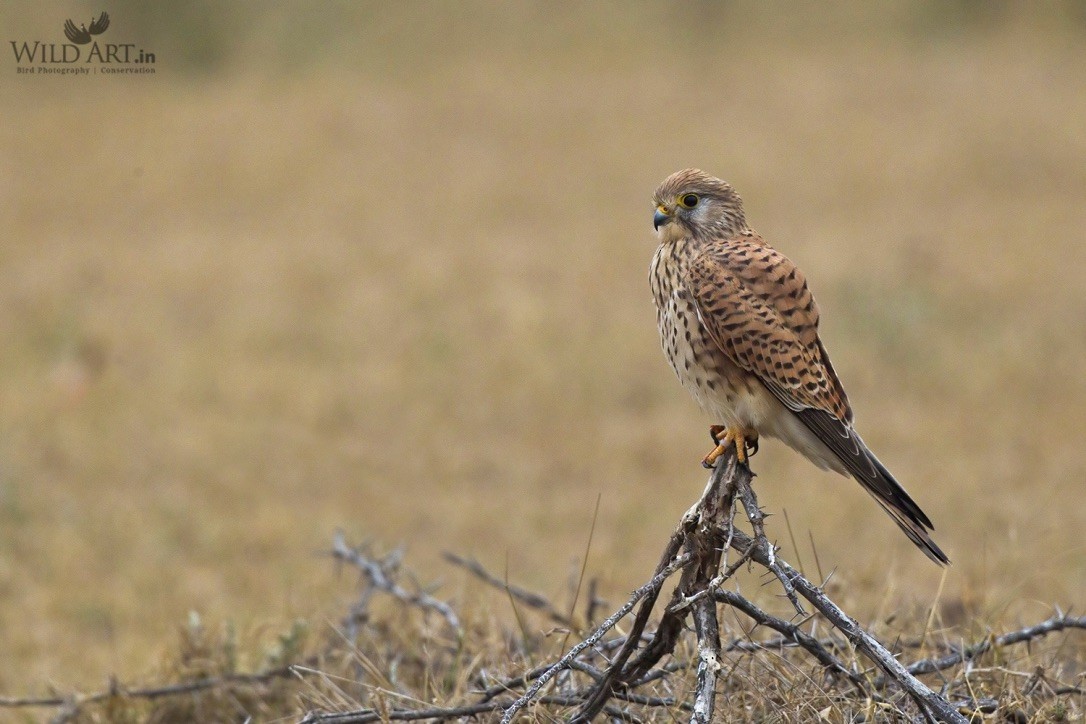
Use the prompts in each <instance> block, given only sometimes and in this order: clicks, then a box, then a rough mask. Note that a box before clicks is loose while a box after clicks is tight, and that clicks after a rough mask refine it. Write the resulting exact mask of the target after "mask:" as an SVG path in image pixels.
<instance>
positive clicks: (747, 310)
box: [649, 169, 949, 564]
mask: <svg viewBox="0 0 1086 724" xmlns="http://www.w3.org/2000/svg"><path fill="white" fill-rule="evenodd" d="M653 203H654V204H655V206H656V213H655V215H654V216H653V221H652V223H653V226H654V227H655V229H656V231H657V235H658V237H659V242H660V246H659V247H658V248H657V250H656V254H655V255H654V256H653V258H652V265H651V266H650V268H649V282H650V284H651V286H652V294H653V297H654V298H655V300H656V317H657V324H658V326H659V329H660V342H661V344H662V346H663V348H664V354H665V355H666V356H667V359H668V361H669V362H670V363H671V367H672V368H673V369H674V370H675V374H677V375H678V377H679V381H680V382H682V384H683V386H684V387H686V388H687V389H688V390H689V391H690V393H691V394H692V395H693V396H694V399H695V400H696V401H697V402H698V404H699V405H700V406H701V408H702V409H703V410H705V411H706V412H707V413H708V414H709V415H710V416H712V417H713V419H715V420H717V421H720V422H723V423H724V424H723V425H713V426H712V427H711V428H710V434H711V436H712V438H713V441H714V442H715V443H716V444H717V447H716V448H715V449H714V450H713V451H712V452H710V453H709V455H708V456H706V458H705V460H704V461H703V463H704V464H705V465H706V467H712V465H713V464H714V463H715V462H716V459H717V458H718V457H719V456H720V455H721V454H722V453H723V452H724V451H725V450H726V447H725V446H726V445H734V446H735V451H736V454H737V456H738V458H739V460H740V461H741V462H744V463H745V462H746V460H747V453H748V451H750V452H751V453H752V454H753V453H754V452H757V449H758V436H759V434H764V435H768V436H770V437H775V438H778V439H780V440H782V441H783V442H784V443H785V444H787V445H788V446H789V447H791V448H793V449H794V450H796V451H798V452H800V453H801V454H803V455H804V456H805V457H806V458H807V459H808V460H810V461H811V462H813V463H814V464H815V465H817V466H818V467H820V468H822V469H823V470H826V469H829V470H834V471H836V472H838V473H840V474H841V475H845V476H851V477H853V478H855V479H856V480H857V481H859V483H860V484H861V485H863V487H864V489H866V490H867V492H869V493H870V494H871V495H872V497H874V498H875V500H876V501H877V502H878V504H879V505H880V506H882V509H883V510H885V511H886V512H887V513H888V514H889V515H890V517H891V518H893V519H894V522H895V523H897V524H898V527H900V528H901V530H903V531H904V532H905V535H907V536H909V539H910V540H911V541H912V542H913V543H915V544H916V545H917V547H918V548H920V550H922V551H923V552H924V553H925V554H926V555H927V556H928V558H931V559H932V560H933V561H935V562H936V563H941V564H942V563H949V559H948V558H947V557H946V554H945V553H943V551H942V550H940V549H939V546H937V545H936V544H935V541H933V540H932V539H931V536H930V535H928V531H929V530H934V527H933V526H932V524H931V520H929V519H928V516H927V515H925V514H924V511H922V510H921V509H920V506H918V505H917V504H916V503H915V502H913V499H912V498H911V497H909V494H908V493H907V492H905V489H904V488H902V487H901V485H900V484H899V483H898V482H897V481H896V480H895V479H894V476H893V475H891V474H890V472H889V471H888V470H887V469H886V468H885V467H884V466H883V464H882V463H880V462H879V460H878V458H876V457H875V456H874V454H872V452H871V451H870V450H868V449H867V445H865V444H864V441H863V440H862V439H861V438H860V436H859V434H858V433H857V432H856V429H855V428H854V427H853V420H852V408H851V407H850V406H849V403H848V398H847V397H846V396H845V390H844V388H842V387H841V382H840V380H838V379H837V375H836V374H835V373H834V371H833V365H832V364H830V357H829V354H827V352H826V348H825V346H823V344H822V341H821V340H820V339H819V338H818V306H817V305H816V304H815V300H814V297H813V296H811V292H810V290H809V289H808V288H807V281H806V279H805V278H804V276H803V273H802V272H800V270H799V269H797V268H796V265H795V264H793V263H792V262H791V261H790V260H789V259H787V258H786V257H785V256H784V255H783V254H781V253H780V252H779V251H777V250H776V249H774V248H772V247H771V246H769V244H767V243H766V242H765V240H764V239H762V237H761V236H759V235H758V234H757V233H755V232H754V231H753V230H752V229H751V228H750V227H749V226H748V225H747V220H746V217H745V216H744V215H743V202H742V200H740V198H739V195H738V194H737V193H736V192H735V189H733V188H732V187H731V186H730V185H728V184H727V183H725V182H724V181H721V180H720V179H717V178H713V177H712V176H710V175H708V174H706V173H704V172H703V171H699V170H697V169H686V170H684V171H679V172H677V173H674V174H672V175H671V176H669V177H668V178H667V179H666V180H665V181H664V182H663V183H662V184H660V186H659V188H657V189H656V193H655V194H654V195H653Z"/></svg>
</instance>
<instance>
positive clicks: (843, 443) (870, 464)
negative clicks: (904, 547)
mask: <svg viewBox="0 0 1086 724" xmlns="http://www.w3.org/2000/svg"><path fill="white" fill-rule="evenodd" d="M796 416H797V417H799V419H800V420H801V421H802V422H803V424H804V425H805V426H806V427H807V429H808V430H810V431H811V432H812V433H814V435H815V436H816V437H817V438H818V439H819V440H820V441H821V442H822V443H823V444H824V445H825V446H826V447H827V448H828V449H829V450H830V451H831V452H832V453H833V455H834V457H836V458H837V459H838V460H839V461H840V462H841V465H842V466H843V468H844V470H845V471H847V472H848V474H849V475H851V476H852V477H854V478H855V479H856V480H857V481H858V482H859V483H860V485H862V486H864V490H866V491H867V492H868V493H870V494H871V497H873V498H874V499H875V501H876V502H878V504H879V505H880V506H882V509H883V510H885V511H886V512H887V514H889V516H890V517H891V518H893V519H894V522H895V523H897V525H898V527H899V528H901V530H902V532H904V533H905V535H907V536H909V540H911V541H912V542H913V543H915V544H916V547H917V548H919V549H920V550H921V551H923V552H924V555H926V556H927V557H928V558H930V559H932V560H933V561H935V562H936V563H938V564H940V565H943V564H946V563H950V559H949V558H947V557H946V553H943V551H942V550H941V549H940V548H939V546H937V545H936V544H935V541H933V540H932V539H931V536H930V535H929V534H928V531H933V530H935V527H934V526H933V525H932V524H931V520H930V519H929V518H928V516H927V515H925V514H924V511H923V510H921V509H920V506H919V505H917V504H916V501H914V500H913V499H912V498H911V497H909V494H908V493H907V492H905V488H903V487H901V484H900V483H899V482H898V481H897V480H895V479H894V476H893V475H891V474H890V471H889V470H887V469H886V466H884V465H883V464H882V463H880V462H879V459H878V458H877V457H875V454H874V453H872V452H871V451H870V450H869V449H868V448H867V445H865V444H864V441H863V440H862V439H861V438H860V436H859V435H858V434H857V433H856V431H855V430H854V429H852V426H851V425H848V424H846V423H844V422H842V421H841V420H839V419H838V418H836V417H834V416H833V415H831V414H829V413H828V412H826V411H824V410H816V409H813V408H806V409H803V410H797V411H796Z"/></svg>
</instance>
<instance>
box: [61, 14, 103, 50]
mask: <svg viewBox="0 0 1086 724" xmlns="http://www.w3.org/2000/svg"><path fill="white" fill-rule="evenodd" d="M108 27H109V14H108V13H105V12H103V13H102V14H101V15H99V16H98V18H97V19H91V24H90V27H89V28H88V27H87V26H86V25H84V24H82V23H80V24H79V27H78V28H77V27H76V26H75V23H73V22H72V21H71V20H70V19H69V20H65V21H64V35H66V36H67V37H68V40H70V41H72V42H73V43H75V44H76V45H86V44H87V43H89V42H90V41H91V36H92V35H101V34H102V33H104V32H106V28H108Z"/></svg>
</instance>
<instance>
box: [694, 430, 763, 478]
mask: <svg viewBox="0 0 1086 724" xmlns="http://www.w3.org/2000/svg"><path fill="white" fill-rule="evenodd" d="M709 436H710V437H712V438H713V442H715V443H716V447H715V448H713V450H712V452H710V453H709V454H708V455H706V456H705V458H704V459H703V460H702V461H701V464H702V465H703V466H705V467H707V468H712V467H713V466H714V465H716V460H717V458H719V457H720V456H721V455H723V454H724V453H725V452H726V451H727V450H728V445H735V457H736V458H737V459H738V460H739V462H741V463H743V464H744V465H746V464H747V459H748V451H749V454H750V455H753V454H754V453H756V452H758V431H757V430H755V429H754V428H752V427H724V426H723V425H711V426H710V427H709Z"/></svg>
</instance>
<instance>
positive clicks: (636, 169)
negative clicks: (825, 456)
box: [0, 0, 1086, 693]
mask: <svg viewBox="0 0 1086 724" xmlns="http://www.w3.org/2000/svg"><path fill="white" fill-rule="evenodd" d="M167 8H168V9H167ZM103 10H105V11H108V12H109V14H110V18H111V25H110V27H109V30H108V32H107V34H105V35H103V36H101V38H100V40H101V41H102V42H116V43H134V44H136V45H137V46H139V47H140V48H141V49H144V50H146V51H150V52H153V53H154V54H155V56H156V63H155V66H154V69H155V71H156V72H155V73H154V74H153V75H139V76H107V75H103V74H99V75H96V76H91V77H79V78H72V77H62V76H40V75H32V76H27V75H17V74H16V70H15V67H16V61H15V58H14V57H12V55H10V52H11V51H10V50H9V47H10V41H12V40H16V41H22V40H24V39H25V40H30V41H33V40H35V39H39V40H42V41H43V42H55V43H60V42H63V35H62V25H63V21H64V20H65V19H67V18H69V17H71V18H73V19H75V20H76V22H77V24H78V23H79V22H85V23H89V21H90V19H91V17H92V16H95V15H97V14H98V13H99V12H101V11H103ZM0 23H2V27H3V29H4V33H3V38H2V40H3V41H4V43H3V45H4V50H3V53H4V56H3V57H4V58H5V60H4V61H3V67H0V78H3V81H2V83H0V97H2V102H3V107H4V110H5V113H4V123H3V124H2V126H0V134H2V138H3V142H2V153H3V156H2V163H0V189H2V193H0V218H3V237H2V240H0V650H2V651H3V652H4V656H3V657H2V658H0V691H3V692H4V693H23V692H35V691H42V690H44V689H45V688H46V687H47V686H54V687H58V688H59V689H61V690H65V689H67V688H70V687H79V686H100V685H101V683H102V682H104V681H105V680H106V678H107V676H108V675H109V674H113V673H115V674H117V675H119V676H121V677H122V679H125V680H132V679H135V680H139V679H141V678H146V677H148V676H150V675H152V672H154V671H155V667H156V665H157V662H158V660H159V657H160V656H161V654H162V652H163V651H164V650H166V649H169V648H171V647H173V646H174V645H175V632H176V629H177V626H178V625H179V623H180V622H182V621H184V620H185V618H186V616H187V615H188V612H189V611H197V612H199V613H200V614H201V615H202V616H203V617H205V619H207V620H210V621H217V622H221V621H230V622H232V625H235V626H236V627H237V629H238V630H239V631H240V632H242V636H243V637H244V636H252V637H256V636H259V635H260V632H261V631H264V630H267V629H274V628H276V627H281V626H283V625H284V622H289V621H291V620H292V619H294V618H298V617H301V618H305V619H307V620H310V621H312V622H314V624H315V625H316V626H318V627H319V626H327V625H331V624H334V622H335V621H336V619H337V617H338V616H340V615H341V613H342V611H343V610H344V606H345V605H346V603H345V602H347V601H349V600H350V598H351V596H352V593H353V591H352V586H351V579H350V578H349V577H345V576H339V577H337V575H336V572H335V570H334V567H333V565H332V564H331V562H330V561H329V560H328V559H327V558H326V557H324V556H322V551H325V550H327V549H328V548H329V546H330V543H331V539H332V536H333V533H334V531H335V530H336V529H337V528H342V529H344V530H345V531H346V532H347V533H348V535H349V536H350V537H352V538H353V539H355V540H361V539H363V538H371V539H374V540H377V541H381V542H383V543H385V544H387V545H396V544H399V543H403V544H405V545H406V546H407V548H408V558H409V560H410V561H412V564H413V565H414V566H415V567H416V568H417V569H418V570H420V572H421V573H422V574H424V575H425V576H426V577H428V578H427V580H432V579H434V578H439V577H440V578H442V579H443V580H445V581H446V582H447V583H449V582H450V581H456V580H459V578H460V575H461V574H459V573H457V572H455V571H450V570H449V569H448V567H447V566H445V565H444V564H442V563H441V561H440V553H441V551H442V550H446V549H448V550H454V551H456V552H459V553H462V554H471V555H474V556H477V557H478V558H479V559H480V560H481V561H482V562H484V563H485V564H486V565H488V566H489V567H491V569H492V570H496V571H508V575H509V578H510V580H512V581H515V582H518V583H521V584H523V585H527V586H529V587H532V588H536V589H538V590H540V591H543V592H545V593H547V594H549V595H553V596H555V597H556V598H557V599H561V598H562V596H563V595H565V592H566V591H567V589H568V586H569V580H570V578H571V576H575V575H576V573H577V571H578V566H579V561H580V560H581V559H582V557H583V555H584V551H585V546H586V543H587V540H588V537H589V532H590V530H591V528H592V525H593V510H594V509H595V506H596V504H597V500H598V501H599V512H598V518H597V520H596V521H595V532H594V538H593V542H592V548H591V551H590V553H589V556H588V575H589V576H594V577H597V578H598V579H599V581H600V586H601V588H600V591H601V593H602V594H603V595H604V597H605V598H608V599H609V600H611V601H612V602H618V601H621V600H624V599H625V597H626V594H627V592H628V591H629V590H630V589H631V588H632V587H633V586H635V585H637V584H639V583H640V582H642V581H643V580H645V579H646V578H647V576H648V575H649V573H650V572H651V570H652V568H653V566H654V565H655V563H656V560H657V557H658V555H659V552H660V550H661V549H662V547H663V544H664V542H665V540H666V538H667V536H668V535H669V533H670V531H671V530H672V528H673V526H674V524H675V522H676V521H677V519H678V517H679V516H680V515H681V514H682V513H683V512H684V511H685V510H686V509H687V507H688V506H689V505H690V504H691V503H692V502H693V501H694V500H695V499H696V497H697V496H698V495H699V494H700V493H701V491H702V488H703V485H704V482H705V478H706V474H705V472H704V471H703V470H702V469H701V468H700V466H699V465H698V462H699V461H700V459H701V457H702V455H704V454H705V453H706V452H707V451H708V448H709V438H708V435H707V425H708V424H709V423H710V422H711V421H710V420H707V419H705V418H703V417H702V416H701V415H700V413H699V412H698V411H697V409H696V408H695V406H694V403H693V402H692V401H691V400H690V398H689V396H688V395H687V393H686V392H685V391H683V390H682V389H681V387H680V386H679V384H678V382H677V381H676V380H675V379H674V376H673V374H672V373H671V371H670V369H669V368H668V366H667V364H666V362H665V360H664V357H663V355H662V353H661V352H660V350H659V343H658V340H657V333H656V327H655V317H654V311H653V306H652V302H651V299H650V296H649V292H648V284H647V267H648V263H649V259H650V258H651V256H652V253H653V251H654V235H653V233H652V228H651V214H652V206H651V203H650V196H651V193H652V191H653V189H654V188H655V186H656V185H657V184H658V183H659V181H660V180H662V179H663V178H664V177H665V176H667V175H668V174H669V173H671V172H672V171H675V170H677V169H679V168H683V167H687V166H698V167H701V168H703V169H705V170H707V171H709V172H710V173H713V174H714V175H718V176H721V177H723V178H725V179H727V180H729V181H730V182H731V183H732V184H733V185H734V186H735V187H736V188H737V189H738V190H739V192H740V194H741V195H742V196H743V198H744V199H745V202H746V207H747V213H748V218H749V220H750V221H751V224H752V225H753V226H754V228H756V229H757V230H759V231H760V232H761V233H762V234H763V235H765V236H766V237H767V238H768V239H769V240H770V241H771V242H772V243H773V244H774V245H775V246H777V247H778V248H779V249H781V250H782V251H783V252H784V253H786V254H787V255H789V256H790V257H791V258H792V259H794V260H795V261H796V262H797V263H798V264H799V265H800V266H801V267H802V268H803V269H804V270H805V271H806V273H807V275H808V278H809V279H810V282H811V285H812V288H813V289H814V291H815V293H816V295H817V297H818V299H819V302H820V305H821V307H822V311H823V326H822V330H823V339H824V340H825V342H826V344H827V346H828V348H829V350H830V353H831V354H832V356H833V360H834V363H835V365H836V367H837V369H838V371H839V373H840V375H841V377H842V379H843V381H844V383H845V386H846V389H847V390H848V391H849V394H850V396H851V398H852V402H853V405H854V407H855V409H856V411H857V422H858V427H859V429H860V431H861V432H862V434H863V435H864V437H865V439H866V440H867V441H868V443H869V444H870V445H871V446H872V448H873V449H874V450H875V451H876V452H877V453H878V454H879V456H880V457H881V459H882V460H883V461H884V462H885V463H886V464H887V466H888V467H889V468H890V469H891V470H893V471H894V472H895V474H896V475H897V477H898V478H899V479H900V480H901V481H902V482H903V483H904V484H905V486H906V487H907V488H908V489H909V491H910V492H911V493H912V494H913V496H914V497H915V498H916V499H917V500H918V501H919V502H920V504H921V505H922V506H923V507H924V509H925V510H926V511H927V512H928V513H929V514H930V516H931V518H932V519H933V520H934V521H935V525H936V528H937V531H936V536H935V537H936V539H937V540H938V541H939V543H940V544H941V545H942V546H943V547H944V548H945V549H946V550H947V552H948V553H949V555H950V557H951V558H952V559H953V561H954V565H953V566H952V567H951V568H950V569H949V572H948V574H947V578H946V581H945V583H944V585H943V589H942V593H941V594H940V595H939V597H938V599H937V597H936V596H937V591H938V590H939V588H940V582H941V575H942V574H941V573H940V571H939V570H938V569H937V568H936V567H934V566H932V565H931V564H930V563H929V562H928V561H927V560H926V559H925V558H924V557H923V556H922V555H920V554H919V553H918V552H917V551H916V550H915V549H914V548H913V547H912V545H911V544H910V543H909V542H908V541H907V540H906V539H905V537H904V536H902V535H901V534H900V533H899V532H898V530H897V529H896V528H895V526H894V525H893V524H892V522H891V521H890V520H889V518H887V517H886V516H885V515H884V514H883V513H882V512H881V511H879V509H878V508H877V506H875V505H874V504H873V503H872V501H871V500H870V499H869V498H868V496H867V495H865V494H864V493H863V491H862V490H861V488H860V487H859V486H858V485H857V484H855V483H854V482H852V481H848V480H846V479H844V478H839V477H837V476H834V475H832V474H829V473H822V472H820V471H818V470H816V469H814V468H813V466H811V465H810V464H809V463H808V462H806V461H805V460H803V459H802V458H800V457H799V456H798V455H796V454H795V453H793V452H791V451H790V450H788V449H786V448H785V447H784V446H782V445H781V444H779V443H775V442H769V443H767V444H764V445H763V446H762V450H761V452H760V453H759V454H758V456H757V457H756V458H755V459H754V468H755V470H756V472H757V473H758V480H757V483H758V490H759V494H760V496H761V501H762V503H763V504H764V505H765V507H766V508H767V510H768V511H769V512H771V513H774V514H775V515H774V517H773V518H771V519H770V521H769V525H770V530H771V533H772V535H774V536H776V537H777V538H778V540H780V541H781V543H782V545H783V554H784V555H785V556H786V557H789V558H790V559H792V560H794V559H795V558H796V557H797V555H798V557H799V558H800V559H801V560H805V561H806V562H807V564H808V565H809V566H810V565H811V563H812V562H813V560H814V554H813V552H812V545H813V546H814V547H815V548H816V549H817V555H818V559H819V562H820V564H821V567H822V568H823V569H824V570H825V571H829V570H830V569H833V568H836V569H837V572H836V574H835V577H834V582H835V585H836V586H837V588H836V595H837V596H838V598H839V602H840V603H842V605H844V606H846V607H848V608H850V610H851V611H852V613H854V614H856V615H857V616H859V617H861V618H863V617H874V616H877V615H885V614H886V613H887V612H888V611H911V610H914V609H915V610H925V611H926V610H927V608H928V607H931V606H933V605H935V604H936V603H937V604H938V606H939V607H940V608H939V610H940V611H941V615H942V616H944V617H945V618H946V622H947V623H948V624H952V623H954V622H955V620H956V619H964V620H968V621H970V622H972V624H974V625H975V627H976V628H978V629H980V630H983V629H984V627H986V626H993V627H1000V626H1010V625H1012V624H1018V623H1022V622H1032V621H1035V620H1040V619H1041V618H1043V617H1045V616H1046V615H1047V614H1048V612H1049V611H1050V609H1051V606H1052V605H1054V604H1059V605H1061V606H1064V607H1065V608H1066V607H1072V606H1078V607H1081V605H1082V604H1083V603H1084V602H1086V535H1084V533H1083V531H1084V530H1086V506H1084V505H1083V484H1084V477H1086V445H1083V442H1082V435H1083V432H1084V431H1086V426H1084V406H1086V374H1084V372H1086V366H1084V363H1083V359H1084V355H1086V294H1084V289H1086V258H1084V251H1083V248H1084V243H1086V72H1084V69H1086V5H1083V4H1082V3H1081V2H1072V1H1070V0H1068V1H1067V2H1052V3H1044V4H1040V3H1014V2H984V1H980V0H975V1H966V0H956V1H948V2H936V1H935V0H930V1H927V2H924V1H921V2H905V1H904V0H903V1H901V2H884V3H877V4H874V3H866V2H861V1H860V0H856V1H855V2H844V3H837V4H833V5H832V6H831V5H826V4H795V3H763V2H753V1H751V2H727V3H716V2H706V1H693V2H690V1H688V2H682V3H625V2H600V3H590V4H589V3H586V4H580V3H551V2H547V3H543V2H540V3H527V2H516V3H496V2H495V3H477V2H438V3H421V2H420V3H376V2H372V3H346V2H342V3H334V2H328V3H320V4H302V3H256V2H242V3H234V4H230V5H228V6H226V5H224V4H221V3H212V2H192V3H187V4H184V5H183V6H173V5H172V4H171V5H169V6H167V5H165V4H157V3H156V4H150V3H136V2H119V1H115V2H112V3H110V4H109V5H108V6H100V5H95V4H90V3H83V2H63V3H54V4H51V5H50V6H49V7H48V8H43V7H42V6H41V5H40V4H38V3H30V2H8V3H5V4H4V5H3V7H2V8H0ZM782 511H787V515H788V521H789V522H790V524H791V528H792V531H793V532H794V539H795V544H793V543H792V541H791V540H790V536H789V535H788V533H787V528H786V527H785V525H784V522H785V521H784V516H783V515H782V514H781V513H782ZM797 548H798V550H796V549H797ZM455 591H456V588H455V586H454V587H453V588H452V589H449V588H446V589H443V592H445V593H447V594H448V595H455Z"/></svg>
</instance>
